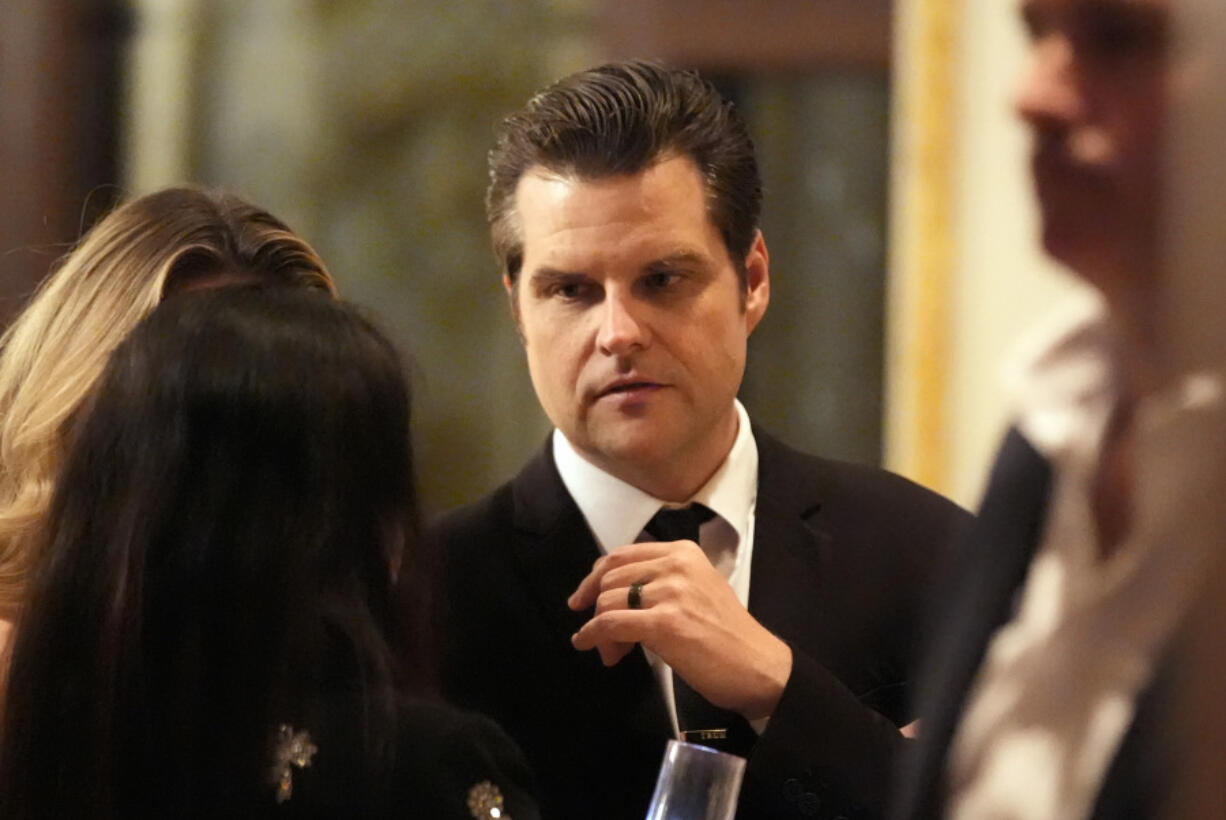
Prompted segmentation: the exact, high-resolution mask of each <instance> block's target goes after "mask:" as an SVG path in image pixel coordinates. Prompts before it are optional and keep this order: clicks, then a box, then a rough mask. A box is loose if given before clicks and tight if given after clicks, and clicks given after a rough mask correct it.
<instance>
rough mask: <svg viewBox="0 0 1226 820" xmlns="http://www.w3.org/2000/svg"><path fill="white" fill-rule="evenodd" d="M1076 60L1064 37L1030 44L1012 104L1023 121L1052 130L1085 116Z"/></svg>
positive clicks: (1043, 38) (1055, 37) (1047, 36)
mask: <svg viewBox="0 0 1226 820" xmlns="http://www.w3.org/2000/svg"><path fill="white" fill-rule="evenodd" d="M1075 57H1076V55H1075V54H1074V52H1073V46H1072V43H1070V42H1069V40H1068V38H1067V37H1064V36H1061V35H1058V34H1048V35H1046V36H1044V37H1042V38H1040V39H1039V40H1036V41H1035V42H1034V43H1033V45H1032V46H1031V49H1030V55H1029V57H1028V61H1027V65H1026V68H1025V70H1024V71H1023V73H1022V78H1021V82H1020V83H1019V84H1018V87H1017V91H1016V92H1015V94H1014V100H1013V107H1014V110H1015V111H1016V112H1017V114H1018V116H1019V117H1021V118H1022V120H1023V121H1025V122H1026V123H1027V124H1029V125H1031V126H1033V127H1035V128H1045V129H1051V128H1061V127H1067V126H1070V125H1072V124H1074V123H1076V122H1077V121H1078V120H1079V119H1080V118H1081V117H1082V116H1083V115H1084V113H1085V112H1084V107H1085V99H1084V97H1083V95H1082V90H1081V83H1080V80H1079V78H1078V76H1077V63H1076V59H1075Z"/></svg>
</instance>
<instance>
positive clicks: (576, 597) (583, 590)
mask: <svg viewBox="0 0 1226 820" xmlns="http://www.w3.org/2000/svg"><path fill="white" fill-rule="evenodd" d="M670 551H671V548H670V546H669V545H668V544H661V543H657V542H654V541H645V542H643V543H641V544H627V545H626V546H624V547H618V548H617V549H615V550H614V551H613V552H611V553H609V554H608V555H604V556H601V557H600V558H597V559H596V563H594V564H593V565H592V571H591V572H589V573H588V574H587V575H586V576H584V578H583V580H582V581H580V582H579V586H578V587H576V588H575V591H574V592H572V593H571V596H570V597H569V598H567V599H566V605H567V606H569V607H570V608H571V609H573V610H575V611H576V612H577V611H579V610H581V609H587V608H588V607H590V606H592V605H593V604H594V603H596V596H598V595H599V594H600V589H601V586H602V579H603V578H604V576H605V575H606V574H608V573H610V572H613V571H614V570H619V569H624V568H625V567H626V566H628V565H632V564H637V563H641V562H643V561H649V560H651V559H653V558H659V557H662V556H664V555H667V554H668V553H669V552H670ZM636 580H637V579H636ZM630 583H632V582H627V584H626V585H627V586H628V585H629V584H630Z"/></svg>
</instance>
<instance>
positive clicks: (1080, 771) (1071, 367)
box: [947, 296, 1226, 820]
mask: <svg viewBox="0 0 1226 820" xmlns="http://www.w3.org/2000/svg"><path fill="white" fill-rule="evenodd" d="M1065 314H1066V315H1064V316H1063V318H1062V320H1061V322H1060V323H1059V325H1058V327H1057V328H1056V329H1055V330H1054V332H1053V331H1052V329H1050V328H1048V330H1047V331H1046V333H1045V336H1046V338H1045V339H1044V340H1043V341H1042V342H1041V343H1040V345H1039V346H1038V347H1037V349H1036V348H1034V347H1032V352H1031V353H1030V354H1028V355H1027V356H1026V357H1025V364H1024V366H1023V367H1022V368H1020V370H1019V374H1020V375H1019V378H1017V379H1016V381H1015V389H1016V394H1017V401H1018V415H1017V418H1018V428H1019V430H1020V431H1021V433H1022V434H1023V435H1024V436H1025V437H1026V439H1027V440H1028V441H1029V442H1030V443H1031V445H1032V446H1034V447H1035V449H1036V450H1038V451H1039V453H1041V454H1042V455H1043V456H1044V458H1046V459H1047V460H1048V461H1049V463H1050V464H1051V466H1052V487H1051V496H1050V500H1049V503H1048V507H1047V518H1046V521H1045V525H1044V529H1043V534H1042V536H1041V541H1040V543H1039V546H1038V549H1037V551H1036V553H1035V556H1034V559H1033V560H1032V562H1031V566H1030V572H1029V575H1028V577H1027V580H1026V583H1025V586H1024V588H1023V589H1022V590H1021V594H1020V598H1019V599H1018V607H1017V611H1016V614H1015V615H1014V616H1013V619H1012V620H1011V621H1009V622H1008V623H1007V624H1005V625H1004V626H1002V627H1001V628H1000V629H999V630H998V631H997V632H996V634H995V635H994V636H993V638H992V640H991V643H990V644H989V646H988V650H987V653H986V655H985V658H984V663H983V666H982V667H981V668H980V670H979V673H978V676H977V678H976V680H975V683H974V686H973V688H972V690H971V692H970V695H969V697H968V700H967V703H966V709H965V711H964V713H963V718H962V722H961V724H960V726H959V728H958V731H957V733H956V735H955V737H954V741H953V746H952V748H951V757H950V768H949V770H948V772H947V775H948V781H947V786H948V793H949V795H950V799H949V803H948V806H949V809H950V811H949V813H948V816H949V817H952V818H956V819H957V820H982V818H992V819H993V820H1039V819H1040V818H1041V819H1042V820H1072V818H1082V817H1085V816H1087V815H1088V814H1089V813H1090V811H1091V810H1092V809H1093V806H1094V801H1095V799H1096V797H1097V795H1098V792H1099V789H1100V787H1101V785H1102V781H1103V778H1104V777H1105V776H1106V772H1107V767H1108V765H1109V764H1110V762H1111V760H1112V759H1113V758H1114V757H1115V754H1116V751H1117V749H1118V747H1119V744H1120V741H1121V740H1122V739H1123V735H1124V732H1125V730H1126V729H1127V728H1128V726H1129V724H1130V723H1131V721H1132V717H1133V712H1134V708H1135V701H1136V698H1137V696H1138V694H1139V693H1140V692H1141V691H1142V690H1143V689H1144V687H1145V686H1146V685H1147V684H1148V683H1149V681H1150V680H1151V678H1152V675H1153V670H1154V665H1155V663H1156V661H1157V660H1158V658H1159V655H1160V653H1161V651H1162V649H1163V648H1164V646H1165V645H1166V644H1167V642H1168V641H1169V639H1170V638H1171V635H1172V633H1173V631H1174V629H1175V628H1176V626H1177V622H1178V620H1179V618H1180V616H1181V615H1182V614H1183V613H1184V612H1185V611H1186V609H1187V607H1188V606H1189V604H1190V603H1191V600H1192V598H1193V597H1194V594H1195V591H1196V582H1197V581H1198V580H1199V578H1200V577H1201V576H1202V575H1203V568H1204V567H1205V559H1206V556H1207V555H1208V554H1209V552H1210V550H1211V548H1212V545H1211V544H1210V543H1208V541H1209V539H1208V538H1207V537H1206V529H1205V526H1206V524H1207V522H1209V521H1212V520H1213V519H1212V518H1211V517H1210V514H1211V512H1212V510H1213V508H1214V507H1215V506H1217V503H1218V502H1217V499H1213V498H1208V497H1207V496H1208V495H1209V493H1207V492H1206V487H1212V486H1221V484H1220V483H1217V482H1219V481H1220V473H1221V470H1222V465H1221V464H1220V463H1219V462H1221V461H1222V458H1221V454H1222V453H1223V452H1226V451H1224V450H1223V444H1224V442H1223V438H1224V431H1226V419H1224V418H1223V412H1222V408H1223V402H1222V395H1221V382H1220V380H1219V379H1218V378H1217V377H1216V376H1210V375H1207V374H1196V375H1189V376H1186V377H1183V378H1181V379H1179V380H1178V381H1176V382H1175V383H1174V384H1172V385H1170V386H1169V387H1167V388H1165V389H1163V390H1162V391H1161V392H1159V393H1157V394H1155V395H1151V396H1148V397H1145V398H1144V399H1142V400H1141V401H1140V402H1139V403H1138V405H1137V407H1136V408H1135V410H1134V413H1133V416H1132V426H1131V428H1130V435H1131V442H1132V449H1131V456H1132V465H1131V466H1132V470H1131V476H1132V482H1133V483H1132V496H1131V497H1132V504H1131V512H1132V515H1131V518H1130V520H1129V529H1128V531H1127V532H1126V533H1125V534H1124V535H1123V537H1122V539H1121V540H1120V541H1119V543H1118V544H1117V545H1116V546H1115V548H1114V549H1113V550H1112V551H1111V552H1110V553H1109V554H1106V555H1105V556H1104V553H1103V550H1102V549H1101V547H1100V545H1099V541H1098V530H1097V526H1096V522H1095V517H1094V507H1093V502H1094V495H1093V493H1094V488H1095V481H1096V479H1097V477H1098V472H1099V465H1100V461H1101V453H1102V443H1103V439H1104V435H1105V432H1106V430H1107V426H1108V423H1109V421H1110V419H1111V416H1112V413H1113V411H1114V408H1115V405H1116V403H1117V402H1118V400H1119V390H1118V387H1117V385H1118V384H1119V381H1118V378H1119V376H1118V374H1119V350H1120V347H1119V345H1118V343H1117V337H1116V336H1115V335H1114V333H1113V331H1112V328H1111V325H1110V322H1109V320H1108V316H1107V313H1106V309H1105V306H1104V305H1103V304H1102V302H1101V301H1100V300H1099V299H1097V298H1095V297H1092V296H1085V297H1079V298H1078V300H1077V301H1076V302H1075V303H1072V304H1070V305H1068V306H1066V308H1065ZM983 547H984V548H985V549H990V548H991V547H992V545H991V544H984V545H983Z"/></svg>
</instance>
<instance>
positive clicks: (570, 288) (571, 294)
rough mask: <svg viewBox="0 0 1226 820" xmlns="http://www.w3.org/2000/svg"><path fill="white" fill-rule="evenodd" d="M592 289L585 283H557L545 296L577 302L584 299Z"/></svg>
mask: <svg viewBox="0 0 1226 820" xmlns="http://www.w3.org/2000/svg"><path fill="white" fill-rule="evenodd" d="M589 291H590V287H589V286H588V285H587V284H585V283H583V282H555V283H553V284H552V285H550V286H549V287H548V288H547V289H546V290H545V295H546V296H548V297H550V298H552V299H562V300H564V301H575V300H578V299H582V298H584V297H585V296H586V295H587V294H588V293H589Z"/></svg>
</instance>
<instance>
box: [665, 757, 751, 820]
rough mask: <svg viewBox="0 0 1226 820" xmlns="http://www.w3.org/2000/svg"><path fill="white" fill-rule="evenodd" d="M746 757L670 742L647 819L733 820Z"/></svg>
mask: <svg viewBox="0 0 1226 820" xmlns="http://www.w3.org/2000/svg"><path fill="white" fill-rule="evenodd" d="M744 774H745V758H743V757H737V756H736V755H730V754H727V753H725V752H717V751H715V750H714V749H709V748H707V747H706V746H698V745H696V744H693V743H683V742H681V741H679V740H670V741H669V742H668V749H667V750H665V752H664V762H663V764H661V766H660V777H659V778H658V779H657V780H656V791H655V794H654V795H652V798H651V806H650V807H649V808H648V809H647V820H732V816H733V815H734V814H735V813H736V800H737V794H738V793H739V792H740V790H741V777H742V776H743V775H744Z"/></svg>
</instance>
